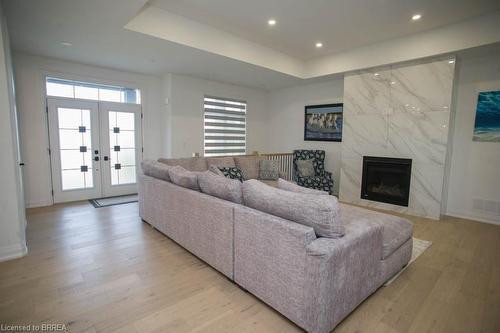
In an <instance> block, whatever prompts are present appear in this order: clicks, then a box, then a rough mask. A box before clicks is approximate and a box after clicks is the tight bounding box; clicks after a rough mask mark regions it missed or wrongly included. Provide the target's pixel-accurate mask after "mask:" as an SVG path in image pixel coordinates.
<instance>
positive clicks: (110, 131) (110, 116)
mask: <svg viewBox="0 0 500 333" xmlns="http://www.w3.org/2000/svg"><path fill="white" fill-rule="evenodd" d="M99 114H100V118H101V120H100V123H101V131H100V133H101V151H102V156H103V159H102V162H101V168H102V173H101V174H102V196H103V197H110V196H115V195H124V194H130V193H137V180H136V178H137V170H138V167H139V164H140V160H141V156H142V142H141V141H142V140H141V138H142V135H141V106H140V105H137V104H123V103H113V102H99Z"/></svg>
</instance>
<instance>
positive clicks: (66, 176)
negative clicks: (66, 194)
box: [61, 169, 85, 190]
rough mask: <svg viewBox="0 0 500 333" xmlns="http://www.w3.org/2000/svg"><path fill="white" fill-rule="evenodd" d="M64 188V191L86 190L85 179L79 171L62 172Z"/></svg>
mask: <svg viewBox="0 0 500 333" xmlns="http://www.w3.org/2000/svg"><path fill="white" fill-rule="evenodd" d="M61 174H62V188H63V190H76V189H79V188H85V177H84V176H83V175H82V172H80V169H78V170H62V171H61Z"/></svg>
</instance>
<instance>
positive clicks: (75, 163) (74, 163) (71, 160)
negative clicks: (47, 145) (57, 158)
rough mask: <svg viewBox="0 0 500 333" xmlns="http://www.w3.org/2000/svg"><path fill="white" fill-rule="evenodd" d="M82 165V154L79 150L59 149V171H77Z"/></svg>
mask: <svg viewBox="0 0 500 333" xmlns="http://www.w3.org/2000/svg"><path fill="white" fill-rule="evenodd" d="M82 165H85V164H84V161H83V154H82V153H81V152H80V150H79V149H68V150H62V149H61V169H63V170H68V169H78V170H80V167H81V166H82Z"/></svg>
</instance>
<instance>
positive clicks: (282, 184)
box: [277, 178, 329, 195]
mask: <svg viewBox="0 0 500 333" xmlns="http://www.w3.org/2000/svg"><path fill="white" fill-rule="evenodd" d="M277 183H278V186H277V187H278V188H280V189H282V190H287V191H291V192H296V193H304V194H316V195H329V194H328V192H326V191H320V190H315V189H312V188H307V187H303V186H300V185H297V184H295V183H292V182H289V181H288V180H284V179H283V178H279V179H278V182H277Z"/></svg>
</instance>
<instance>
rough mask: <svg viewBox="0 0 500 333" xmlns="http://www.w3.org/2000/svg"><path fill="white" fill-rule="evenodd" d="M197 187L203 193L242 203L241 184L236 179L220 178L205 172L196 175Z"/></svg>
mask: <svg viewBox="0 0 500 333" xmlns="http://www.w3.org/2000/svg"><path fill="white" fill-rule="evenodd" d="M198 185H199V186H200V189H201V191H202V192H203V193H206V194H209V195H213V196H214V197H217V198H221V199H224V200H228V201H232V202H235V203H239V204H241V203H242V202H243V198H242V194H241V182H240V181H238V180H236V179H229V178H226V177H223V176H222V177H221V176H218V175H216V174H214V173H213V172H210V171H206V172H201V173H200V174H199V175H198Z"/></svg>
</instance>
